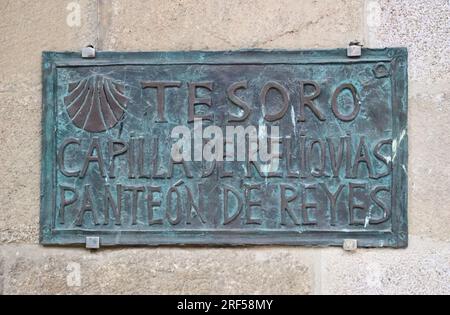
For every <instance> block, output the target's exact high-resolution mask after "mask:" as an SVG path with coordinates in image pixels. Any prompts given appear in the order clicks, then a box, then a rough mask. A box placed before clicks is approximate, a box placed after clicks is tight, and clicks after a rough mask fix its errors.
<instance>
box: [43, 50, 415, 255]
mask: <svg viewBox="0 0 450 315" xmlns="http://www.w3.org/2000/svg"><path fill="white" fill-rule="evenodd" d="M43 72H44V77H43V85H44V87H43V93H44V95H43V103H44V106H43V138H42V140H43V147H42V148H43V149H42V184H41V243H42V244H61V245H63V244H85V243H86V240H87V239H89V240H94V242H93V243H96V242H95V241H96V240H97V239H96V238H97V237H98V238H99V241H100V246H109V245H163V244H178V245H184V244H221V245H239V244H286V245H311V246H328V245H332V246H342V244H343V242H344V240H346V239H352V240H357V242H358V246H361V247H406V246H407V156H408V147H407V132H406V131H407V130H406V127H407V51H406V49H403V48H389V49H380V50H370V49H363V51H362V56H361V57H356V58H349V57H347V54H346V50H345V49H336V50H317V51H259V50H256V51H255V50H251V51H236V52H145V53H119V52H100V53H97V56H96V58H95V59H89V60H88V59H82V58H81V56H80V54H78V53H56V52H46V53H44V56H43Z"/></svg>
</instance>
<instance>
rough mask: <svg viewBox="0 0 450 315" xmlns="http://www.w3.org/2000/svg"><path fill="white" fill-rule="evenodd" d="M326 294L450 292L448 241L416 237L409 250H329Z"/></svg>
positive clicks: (324, 272) (325, 266)
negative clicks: (350, 251) (351, 251)
mask: <svg viewBox="0 0 450 315" xmlns="http://www.w3.org/2000/svg"><path fill="white" fill-rule="evenodd" d="M322 266H323V267H322V280H321V285H322V293H324V294H351V295H353V294H375V295H379V294H450V247H449V246H448V243H444V242H436V241H435V240H422V239H420V238H416V237H414V238H412V239H411V241H410V246H409V248H408V249H406V250H382V251H378V250H363V249H359V250H358V251H356V252H354V253H348V252H343V251H342V250H340V249H328V250H325V251H324V252H323V255H322Z"/></svg>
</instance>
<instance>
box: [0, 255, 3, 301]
mask: <svg viewBox="0 0 450 315" xmlns="http://www.w3.org/2000/svg"><path fill="white" fill-rule="evenodd" d="M3 275H4V266H3V258H2V257H0V295H2V294H3V288H4V285H3Z"/></svg>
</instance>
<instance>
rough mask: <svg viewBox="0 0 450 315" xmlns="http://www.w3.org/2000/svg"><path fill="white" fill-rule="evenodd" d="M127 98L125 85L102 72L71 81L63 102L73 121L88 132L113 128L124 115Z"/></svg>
mask: <svg viewBox="0 0 450 315" xmlns="http://www.w3.org/2000/svg"><path fill="white" fill-rule="evenodd" d="M127 101H128V99H127V97H126V96H125V93H124V86H123V85H120V84H118V83H116V82H113V81H112V80H111V79H109V78H106V77H104V76H101V75H94V76H91V77H89V78H86V79H83V80H81V81H78V82H74V83H70V84H69V95H67V96H66V97H65V98H64V104H65V106H66V109H67V113H68V114H69V117H70V119H71V120H72V122H73V124H74V125H75V126H77V127H78V128H80V129H83V130H86V131H88V132H103V131H106V130H108V129H111V128H113V127H114V126H115V125H117V123H118V122H119V121H120V120H121V119H122V118H123V115H124V113H125V108H126V103H127Z"/></svg>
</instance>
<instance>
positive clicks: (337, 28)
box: [102, 0, 363, 50]
mask: <svg viewBox="0 0 450 315" xmlns="http://www.w3.org/2000/svg"><path fill="white" fill-rule="evenodd" d="M112 2H113V4H112V7H110V9H109V10H104V14H103V18H102V21H103V22H104V23H105V24H106V25H105V26H104V27H103V29H108V34H107V35H106V37H105V42H104V48H105V49H118V50H174V49H180V50H183V49H186V50H189V49H208V50H222V49H223V50H227V49H239V48H285V49H289V48H290V49H293V48H299V47H309V48H314V47H316V48H317V47H342V46H346V45H347V44H348V43H349V42H350V41H351V40H354V39H355V38H361V37H362V34H363V27H362V23H361V22H362V19H361V16H362V12H363V6H362V3H361V1H359V0H321V1H316V0H302V1H298V0H229V1H223V0H177V1H158V0H151V1H142V0H139V1H135V0H114V1H112ZM319 34H326V36H323V37H322V38H321V40H317V38H318V37H319Z"/></svg>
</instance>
